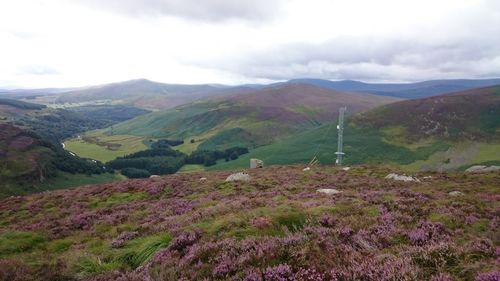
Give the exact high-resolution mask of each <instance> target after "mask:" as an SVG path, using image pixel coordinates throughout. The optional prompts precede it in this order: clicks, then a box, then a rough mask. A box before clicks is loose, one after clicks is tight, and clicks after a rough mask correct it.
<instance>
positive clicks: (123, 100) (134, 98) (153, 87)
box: [54, 79, 245, 109]
mask: <svg viewBox="0 0 500 281" xmlns="http://www.w3.org/2000/svg"><path fill="white" fill-rule="evenodd" d="M229 89H232V90H234V91H238V90H239V89H241V90H244V89H245V87H241V88H240V87H235V88H231V87H226V86H223V85H208V84H205V85H179V84H164V83H158V82H153V81H149V80H146V79H138V80H130V81H125V82H119V83H112V84H105V85H101V86H94V87H88V88H85V89H81V90H76V91H70V92H65V93H62V94H58V95H56V96H55V99H54V102H55V103H57V104H71V103H73V104H82V105H88V104H90V105H92V104H95V103H99V102H100V103H104V104H120V105H132V106H136V107H140V108H144V109H167V108H172V107H175V106H178V105H181V104H186V103H189V102H191V101H194V100H197V99H200V98H204V97H209V96H213V95H220V94H223V93H225V92H226V91H228V90H229Z"/></svg>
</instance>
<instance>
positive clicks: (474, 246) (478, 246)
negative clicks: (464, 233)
mask: <svg viewBox="0 0 500 281" xmlns="http://www.w3.org/2000/svg"><path fill="white" fill-rule="evenodd" d="M465 251H466V252H467V253H470V254H479V255H483V256H493V255H494V254H495V248H494V246H493V242H491V240H490V239H487V238H481V239H475V240H473V241H471V242H469V243H468V244H467V245H466V246H465Z"/></svg>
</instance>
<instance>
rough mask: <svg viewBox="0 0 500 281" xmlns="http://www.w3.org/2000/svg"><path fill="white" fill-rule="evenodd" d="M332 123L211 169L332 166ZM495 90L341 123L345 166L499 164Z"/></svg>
mask: <svg viewBox="0 0 500 281" xmlns="http://www.w3.org/2000/svg"><path fill="white" fill-rule="evenodd" d="M335 126H336V123H333V122H332V123H329V124H324V125H322V126H320V127H316V128H312V129H309V130H306V131H302V132H299V133H296V134H293V135H291V136H289V137H288V138H284V139H281V140H277V141H275V142H274V143H272V144H270V145H266V146H262V147H259V148H256V149H254V150H251V151H250V153H249V154H246V155H244V156H241V157H240V158H239V159H237V160H235V161H231V162H228V163H219V164H218V165H217V166H215V167H212V168H211V169H236V168H243V167H247V166H248V163H249V159H250V158H259V159H262V160H264V162H266V163H267V164H286V163H304V164H306V163H308V162H310V161H311V160H312V159H314V158H316V159H318V160H319V162H320V163H324V164H328V163H334V162H335V159H336V155H335V152H336V151H337V130H336V129H335ZM499 151H500V86H495V87H487V88H480V89H474V90H468V91H463V92H457V93H451V94H446V95H441V96H437V97H430V98H424V99H416V100H404V101H400V102H396V103H391V104H387V105H383V106H381V107H377V108H374V109H371V110H368V111H365V112H361V113H358V114H355V115H353V116H351V117H350V118H348V119H347V121H346V126H345V130H344V152H345V153H346V156H345V163H346V164H347V165H352V164H362V163H385V164H393V165H397V166H398V167H399V168H404V169H408V170H411V171H415V170H440V171H443V170H456V169H463V168H464V167H468V166H470V165H473V164H485V165H492V164H496V165H498V164H500V153H499Z"/></svg>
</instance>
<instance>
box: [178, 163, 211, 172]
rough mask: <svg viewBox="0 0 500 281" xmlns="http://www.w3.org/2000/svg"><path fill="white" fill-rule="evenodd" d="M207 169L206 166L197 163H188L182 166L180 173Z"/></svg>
mask: <svg viewBox="0 0 500 281" xmlns="http://www.w3.org/2000/svg"><path fill="white" fill-rule="evenodd" d="M200 171H205V166H203V165H196V164H186V165H184V166H182V168H181V169H180V170H179V172H178V173H189V172H200Z"/></svg>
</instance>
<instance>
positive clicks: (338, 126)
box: [335, 107, 347, 166]
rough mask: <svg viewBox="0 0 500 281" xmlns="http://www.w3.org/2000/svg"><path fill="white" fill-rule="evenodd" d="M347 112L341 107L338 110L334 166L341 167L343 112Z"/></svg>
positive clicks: (345, 108) (342, 154)
mask: <svg viewBox="0 0 500 281" xmlns="http://www.w3.org/2000/svg"><path fill="white" fill-rule="evenodd" d="M346 110H347V107H341V108H340V109H339V124H338V125H337V130H338V131H339V139H338V144H337V152H335V154H337V161H335V164H337V165H339V166H342V157H343V156H344V154H345V153H344V152H342V149H343V137H344V112H345V111H346Z"/></svg>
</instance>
